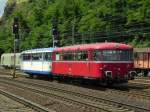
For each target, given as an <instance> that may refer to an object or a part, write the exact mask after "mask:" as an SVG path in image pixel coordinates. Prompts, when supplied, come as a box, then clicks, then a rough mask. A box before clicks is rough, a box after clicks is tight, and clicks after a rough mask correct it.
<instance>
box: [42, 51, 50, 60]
mask: <svg viewBox="0 0 150 112" xmlns="http://www.w3.org/2000/svg"><path fill="white" fill-rule="evenodd" d="M44 60H45V61H51V60H52V53H51V52H47V53H44Z"/></svg>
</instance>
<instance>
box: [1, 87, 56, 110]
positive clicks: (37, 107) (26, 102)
mask: <svg viewBox="0 0 150 112" xmlns="http://www.w3.org/2000/svg"><path fill="white" fill-rule="evenodd" d="M0 94H2V95H4V96H6V97H8V98H10V99H12V100H14V101H17V102H19V103H21V104H23V105H25V106H27V107H30V108H32V109H34V110H35V111H38V112H54V111H50V110H48V109H46V108H44V107H42V106H41V105H38V104H35V103H33V102H31V101H29V100H26V99H24V98H22V97H19V96H16V95H14V94H11V93H8V92H6V91H4V90H2V89H0Z"/></svg>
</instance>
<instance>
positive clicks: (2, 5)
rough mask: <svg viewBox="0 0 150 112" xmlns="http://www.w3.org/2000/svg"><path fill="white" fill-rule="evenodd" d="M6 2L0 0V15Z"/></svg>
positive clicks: (5, 0)
mask: <svg viewBox="0 0 150 112" xmlns="http://www.w3.org/2000/svg"><path fill="white" fill-rule="evenodd" d="M6 2H7V0H0V17H1V16H2V14H3V12H4V8H5V5H6Z"/></svg>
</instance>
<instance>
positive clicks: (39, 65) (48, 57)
mask: <svg viewBox="0 0 150 112" xmlns="http://www.w3.org/2000/svg"><path fill="white" fill-rule="evenodd" d="M53 50H54V48H41V49H32V50H26V51H23V52H22V53H21V70H22V71H23V72H25V73H27V74H30V76H33V75H49V76H50V75H52V74H51V70H52V52H53Z"/></svg>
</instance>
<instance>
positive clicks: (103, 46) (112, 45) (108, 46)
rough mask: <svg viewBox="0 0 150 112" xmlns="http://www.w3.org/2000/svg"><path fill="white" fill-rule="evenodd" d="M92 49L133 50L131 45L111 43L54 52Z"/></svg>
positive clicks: (82, 45) (80, 46) (68, 47)
mask: <svg viewBox="0 0 150 112" xmlns="http://www.w3.org/2000/svg"><path fill="white" fill-rule="evenodd" d="M94 49H97V50H98V49H101V50H102V49H105V50H107V49H133V47H132V46H131V45H127V44H123V43H113V42H105V43H95V44H81V45H73V46H66V47H61V48H56V49H55V50H54V52H68V51H70V52H71V51H76V50H81V51H84V50H94Z"/></svg>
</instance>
